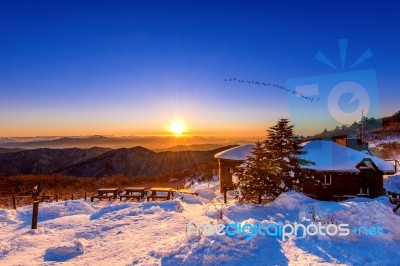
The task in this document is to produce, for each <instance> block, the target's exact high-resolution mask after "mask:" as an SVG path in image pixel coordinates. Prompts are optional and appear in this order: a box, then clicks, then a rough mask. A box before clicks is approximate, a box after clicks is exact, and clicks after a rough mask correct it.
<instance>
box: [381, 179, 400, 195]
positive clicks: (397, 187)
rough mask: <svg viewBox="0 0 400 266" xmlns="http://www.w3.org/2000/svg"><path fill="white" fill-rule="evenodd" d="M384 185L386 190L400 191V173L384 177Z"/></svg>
mask: <svg viewBox="0 0 400 266" xmlns="http://www.w3.org/2000/svg"><path fill="white" fill-rule="evenodd" d="M383 186H384V188H385V189H386V191H392V192H396V193H398V192H400V175H394V176H389V177H388V178H385V179H383Z"/></svg>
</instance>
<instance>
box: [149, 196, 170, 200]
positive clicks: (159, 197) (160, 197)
mask: <svg viewBox="0 0 400 266" xmlns="http://www.w3.org/2000/svg"><path fill="white" fill-rule="evenodd" d="M169 198H170V197H169V195H166V196H161V195H150V196H147V201H149V200H150V199H152V200H154V199H162V200H169Z"/></svg>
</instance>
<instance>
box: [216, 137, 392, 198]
mask: <svg viewBox="0 0 400 266" xmlns="http://www.w3.org/2000/svg"><path fill="white" fill-rule="evenodd" d="M302 145H303V150H304V151H306V154H304V155H302V158H304V159H306V160H309V161H312V162H313V163H314V164H313V165H310V166H308V167H309V168H312V169H314V170H316V171H317V176H316V178H317V179H318V180H320V184H318V185H313V184H305V185H304V187H303V191H304V193H305V194H307V195H309V196H311V197H314V198H318V199H326V200H331V199H340V198H346V197H351V196H370V197H377V196H379V195H382V194H383V193H384V189H383V175H390V174H394V173H395V172H396V169H395V166H394V165H393V164H392V163H389V162H387V161H385V160H382V159H380V158H377V157H374V156H372V155H370V154H366V153H365V152H361V151H357V150H353V149H351V148H348V147H345V146H343V145H340V144H337V143H336V142H333V141H323V140H313V141H309V142H305V143H303V144H302ZM253 148H254V145H243V146H239V147H235V148H231V149H229V150H226V151H223V152H220V153H218V154H216V155H215V158H216V159H217V160H218V164H219V178H220V190H221V191H222V189H223V186H225V185H226V186H227V187H233V186H234V182H233V179H232V178H233V174H234V171H235V167H236V166H239V165H240V164H242V163H243V162H244V161H245V160H246V158H247V156H251V150H252V149H253Z"/></svg>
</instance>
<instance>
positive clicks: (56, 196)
mask: <svg viewBox="0 0 400 266" xmlns="http://www.w3.org/2000/svg"><path fill="white" fill-rule="evenodd" d="M56 202H58V194H57V195H56Z"/></svg>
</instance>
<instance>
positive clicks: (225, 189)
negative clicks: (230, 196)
mask: <svg viewBox="0 0 400 266" xmlns="http://www.w3.org/2000/svg"><path fill="white" fill-rule="evenodd" d="M226 192H227V188H226V185H224V203H225V204H226V202H227V199H226Z"/></svg>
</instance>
